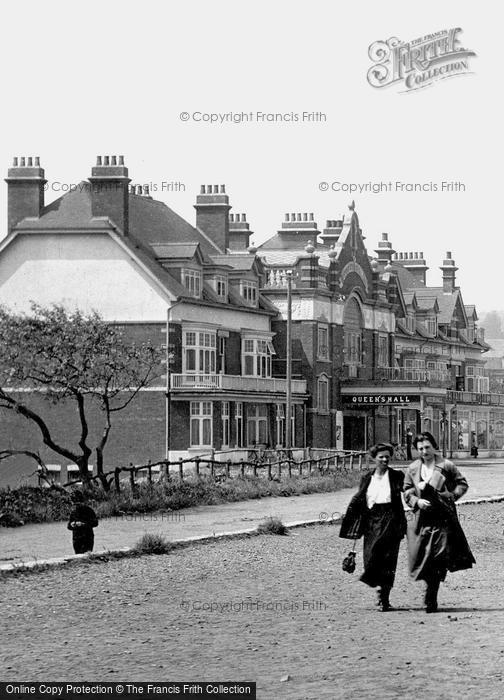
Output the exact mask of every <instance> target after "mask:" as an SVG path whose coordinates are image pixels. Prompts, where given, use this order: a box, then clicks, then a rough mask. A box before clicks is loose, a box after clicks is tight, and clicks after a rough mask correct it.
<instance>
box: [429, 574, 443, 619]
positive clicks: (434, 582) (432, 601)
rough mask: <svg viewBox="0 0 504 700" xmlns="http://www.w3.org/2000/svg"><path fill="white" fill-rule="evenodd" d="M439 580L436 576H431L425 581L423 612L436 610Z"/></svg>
mask: <svg viewBox="0 0 504 700" xmlns="http://www.w3.org/2000/svg"><path fill="white" fill-rule="evenodd" d="M440 583H441V582H440V580H439V579H438V578H433V579H430V580H429V581H427V588H426V590H425V612H427V613H435V612H437V610H438V601H437V596H438V591H439V584H440Z"/></svg>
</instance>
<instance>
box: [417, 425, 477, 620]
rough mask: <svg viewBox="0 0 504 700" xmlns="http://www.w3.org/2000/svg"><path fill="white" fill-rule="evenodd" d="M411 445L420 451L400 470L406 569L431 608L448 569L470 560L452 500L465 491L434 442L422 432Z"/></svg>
mask: <svg viewBox="0 0 504 700" xmlns="http://www.w3.org/2000/svg"><path fill="white" fill-rule="evenodd" d="M413 445H414V447H415V448H416V450H417V451H418V452H419V454H420V458H419V459H417V460H415V461H414V462H413V463H412V464H411V465H410V467H409V468H408V471H407V473H406V478H405V480H404V500H405V502H406V504H407V505H408V506H409V507H410V508H411V509H412V517H411V518H409V519H408V533H407V537H408V558H409V569H410V574H411V576H412V578H413V579H414V580H415V581H420V580H421V581H425V582H426V590H425V610H426V612H428V613H434V612H437V609H438V599H437V597H438V591H439V586H440V583H441V581H444V580H445V578H446V574H447V572H448V571H459V570H461V569H470V568H471V567H472V565H473V564H474V563H475V559H474V557H473V555H472V552H471V550H470V548H469V545H468V543H467V540H466V537H465V535H464V532H463V530H462V527H461V526H460V523H459V520H458V516H457V508H456V506H455V501H457V500H458V499H459V498H460V497H461V496H463V495H464V494H465V492H466V491H467V488H468V486H467V481H466V479H465V478H464V477H463V476H462V474H461V473H460V471H459V470H458V469H457V467H456V466H455V465H454V464H453V462H450V461H449V460H447V459H444V458H443V457H442V456H441V455H439V454H438V453H437V449H438V446H437V443H436V440H435V439H434V437H433V436H432V435H431V433H429V432H427V431H424V432H423V433H420V434H419V435H417V436H416V437H415V439H414V440H413Z"/></svg>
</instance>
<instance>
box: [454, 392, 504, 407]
mask: <svg viewBox="0 0 504 700" xmlns="http://www.w3.org/2000/svg"><path fill="white" fill-rule="evenodd" d="M446 398H447V400H448V401H449V402H450V403H468V404H480V405H483V406H504V394H489V393H488V394H480V393H478V392H476V391H448V392H447V394H446Z"/></svg>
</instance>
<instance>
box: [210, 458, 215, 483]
mask: <svg viewBox="0 0 504 700" xmlns="http://www.w3.org/2000/svg"><path fill="white" fill-rule="evenodd" d="M210 476H211V477H212V479H213V478H214V476H215V462H214V461H213V460H212V461H211V462H210Z"/></svg>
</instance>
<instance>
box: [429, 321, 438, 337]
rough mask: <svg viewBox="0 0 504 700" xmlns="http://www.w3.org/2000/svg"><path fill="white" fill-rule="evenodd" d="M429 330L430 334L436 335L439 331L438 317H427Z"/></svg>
mask: <svg viewBox="0 0 504 700" xmlns="http://www.w3.org/2000/svg"><path fill="white" fill-rule="evenodd" d="M427 332H428V334H429V335H432V336H435V335H436V333H437V319H436V317H435V316H429V318H428V319H427Z"/></svg>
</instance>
